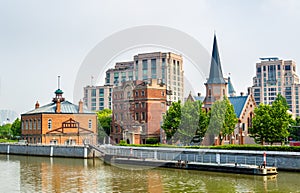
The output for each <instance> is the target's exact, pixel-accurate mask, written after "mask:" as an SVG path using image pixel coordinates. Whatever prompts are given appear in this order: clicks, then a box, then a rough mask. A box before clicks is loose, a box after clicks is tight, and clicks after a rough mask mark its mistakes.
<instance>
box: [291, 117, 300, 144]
mask: <svg viewBox="0 0 300 193" xmlns="http://www.w3.org/2000/svg"><path fill="white" fill-rule="evenodd" d="M288 130H289V133H290V135H289V140H292V141H300V117H296V120H295V121H294V122H293V123H292V124H291V125H290V127H289V128H288Z"/></svg>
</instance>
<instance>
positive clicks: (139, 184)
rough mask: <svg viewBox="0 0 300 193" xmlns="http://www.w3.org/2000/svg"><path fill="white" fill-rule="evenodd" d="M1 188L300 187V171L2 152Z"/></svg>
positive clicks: (160, 189) (210, 189) (220, 189)
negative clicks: (266, 172)
mask: <svg viewBox="0 0 300 193" xmlns="http://www.w3.org/2000/svg"><path fill="white" fill-rule="evenodd" d="M0 192H3V193H10V192H55V193H59V192H76V193H77V192H153V193H159V192H212V193H218V192H220V193H222V192H225V193H229V192H280V193H284V192H300V173H293V172H279V174H278V175H277V176H269V177H266V176H252V175H240V174H227V173H216V172H202V171H187V170H181V169H165V168H150V169H146V168H137V167H127V168H124V167H117V166H110V165H107V164H105V163H103V162H102V161H101V160H99V159H97V160H94V161H93V160H83V159H70V158H49V157H27V156H12V155H0Z"/></svg>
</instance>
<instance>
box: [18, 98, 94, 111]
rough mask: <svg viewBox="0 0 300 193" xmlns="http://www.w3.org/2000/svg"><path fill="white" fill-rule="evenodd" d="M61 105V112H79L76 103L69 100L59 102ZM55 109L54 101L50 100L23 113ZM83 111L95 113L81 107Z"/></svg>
mask: <svg viewBox="0 0 300 193" xmlns="http://www.w3.org/2000/svg"><path fill="white" fill-rule="evenodd" d="M60 105H61V107H60V108H61V113H62V114H64V113H65V114H76V113H79V108H78V105H74V104H73V103H71V102H69V101H63V102H61V103H60ZM55 110H56V103H55V102H52V103H50V104H47V105H44V106H42V107H39V108H37V109H33V110H31V111H28V112H27V113H24V114H38V113H55ZM83 113H87V114H95V112H92V111H88V110H86V109H83Z"/></svg>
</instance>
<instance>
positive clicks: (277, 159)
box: [102, 146, 300, 172]
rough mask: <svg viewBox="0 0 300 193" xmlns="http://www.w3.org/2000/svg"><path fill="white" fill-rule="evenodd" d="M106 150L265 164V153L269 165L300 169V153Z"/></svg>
mask: <svg viewBox="0 0 300 193" xmlns="http://www.w3.org/2000/svg"><path fill="white" fill-rule="evenodd" d="M102 149H103V150H104V151H105V152H106V153H107V154H111V155H116V156H117V155H120V156H133V157H137V158H141V159H155V160H168V161H170V160H175V161H176V160H183V161H188V162H200V163H220V164H225V163H237V164H248V165H262V164H263V159H264V157H263V156H264V152H265V153H266V162H267V166H275V167H278V169H279V170H289V171H299V172H300V152H279V151H246V150H217V149H182V148H147V147H126V146H124V147H121V146H103V147H102Z"/></svg>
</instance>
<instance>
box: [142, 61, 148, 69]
mask: <svg viewBox="0 0 300 193" xmlns="http://www.w3.org/2000/svg"><path fill="white" fill-rule="evenodd" d="M142 63H143V70H147V69H148V62H147V60H143V61H142Z"/></svg>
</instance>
